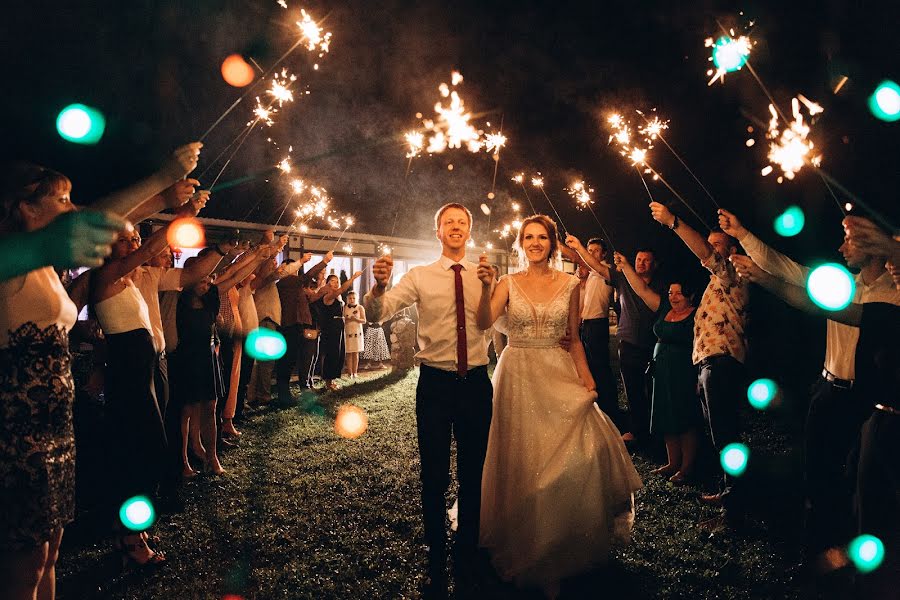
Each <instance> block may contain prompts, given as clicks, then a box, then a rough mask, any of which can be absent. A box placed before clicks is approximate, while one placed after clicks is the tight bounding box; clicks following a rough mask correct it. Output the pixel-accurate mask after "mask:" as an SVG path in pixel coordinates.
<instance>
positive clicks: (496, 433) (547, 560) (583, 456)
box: [480, 346, 641, 585]
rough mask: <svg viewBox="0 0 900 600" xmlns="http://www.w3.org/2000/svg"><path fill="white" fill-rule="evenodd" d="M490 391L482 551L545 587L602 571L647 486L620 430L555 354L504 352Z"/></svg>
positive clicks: (500, 566) (512, 576) (561, 353)
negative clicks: (491, 405) (593, 570)
mask: <svg viewBox="0 0 900 600" xmlns="http://www.w3.org/2000/svg"><path fill="white" fill-rule="evenodd" d="M493 384H494V413H493V418H492V421H491V431H490V438H489V441H488V449H487V457H486V459H485V464H484V475H483V479H482V492H481V496H482V498H481V526H480V543H481V545H482V546H483V547H485V548H487V549H488V551H489V552H490V554H491V557H492V560H493V562H494V566H495V567H496V568H497V571H498V573H499V574H500V575H501V577H503V578H504V579H506V580H512V581H514V582H515V583H516V584H519V585H547V584H553V583H554V582H558V581H559V580H561V579H562V578H565V577H568V576H571V575H575V574H578V573H582V572H585V571H588V570H590V569H591V568H593V567H596V566H600V565H603V564H605V563H606V561H607V558H608V554H609V550H610V547H611V546H612V545H613V544H614V543H627V542H628V541H630V537H631V528H632V525H633V523H634V495H633V494H634V492H635V491H636V490H638V489H640V488H641V480H640V477H639V476H638V473H637V471H636V470H635V468H634V465H633V464H632V462H631V457H630V456H629V455H628V452H627V450H626V449H625V445H624V443H623V442H622V437H621V434H620V433H619V431H618V429H616V426H615V425H613V422H612V421H611V420H610V419H609V417H607V416H606V415H605V414H604V413H603V412H601V411H600V409H599V408H597V406H596V404H594V399H595V398H596V394H595V393H593V392H588V390H587V389H586V388H585V387H584V385H583V384H582V382H581V380H580V379H579V378H578V375H577V372H576V370H575V364H574V362H573V361H572V359H571V357H570V355H569V354H568V352H566V351H565V350H563V349H562V348H560V347H558V346H557V347H552V348H523V347H515V346H509V347H507V348H506V350H505V351H504V352H503V354H502V356H501V357H500V361H499V363H498V365H497V368H496V370H495V371H494V377H493Z"/></svg>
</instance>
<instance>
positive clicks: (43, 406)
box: [0, 146, 199, 598]
mask: <svg viewBox="0 0 900 600" xmlns="http://www.w3.org/2000/svg"><path fill="white" fill-rule="evenodd" d="M198 152H199V146H188V147H185V148H182V149H179V151H177V152H176V155H175V156H174V157H173V159H172V160H171V161H169V162H168V163H167V164H166V165H165V166H164V168H163V169H162V170H160V171H159V172H158V173H155V174H154V175H152V176H151V177H149V178H147V179H145V180H142V181H140V182H138V183H137V184H135V185H133V186H132V187H130V188H127V189H125V190H122V191H120V192H118V193H115V194H112V195H110V196H108V197H106V198H104V199H103V200H100V201H99V202H96V203H94V204H93V205H92V208H94V209H97V210H100V211H110V212H112V213H116V214H117V215H121V216H127V215H128V214H129V213H130V212H131V211H132V210H134V209H136V208H138V207H139V206H141V205H142V204H143V203H144V202H145V201H146V200H148V199H149V198H150V197H152V196H154V195H155V194H157V193H158V192H160V191H162V190H163V189H164V188H165V187H166V186H167V185H169V184H170V183H172V181H174V180H176V179H179V178H180V177H183V176H184V175H185V174H186V172H188V171H189V170H191V169H193V168H194V166H196V159H197V154H198ZM71 189H72V184H71V182H70V181H69V179H68V178H67V177H66V176H65V175H62V174H61V173H57V172H56V171H52V170H50V169H46V168H44V167H40V166H37V165H33V164H29V163H17V164H14V165H10V166H8V167H6V168H4V169H3V170H2V172H0V236H2V239H3V241H4V243H7V242H10V240H15V239H16V238H18V237H21V236H22V235H23V234H25V233H28V232H36V231H39V230H44V229H45V228H48V226H49V227H60V230H59V232H58V233H59V234H60V238H59V239H57V240H56V241H55V242H54V243H55V244H56V246H57V248H60V249H62V250H63V251H62V253H61V254H59V253H56V254H54V253H52V252H51V253H50V256H51V258H52V262H54V263H58V264H54V266H56V267H57V268H62V267H69V266H73V265H75V264H86V265H93V264H96V263H97V262H98V261H99V259H100V258H102V257H103V256H105V255H106V254H108V253H109V251H110V250H109V245H108V242H107V240H111V238H110V237H105V236H103V235H99V232H98V231H96V230H95V231H93V232H92V233H90V234H89V235H87V236H84V235H79V240H78V241H77V242H75V243H73V242H72V240H71V238H72V237H74V235H76V234H79V233H80V234H84V233H85V229H84V228H83V225H85V224H88V225H90V224H91V222H94V225H93V226H92V227H93V228H96V227H97V226H98V225H99V224H100V223H103V222H107V223H108V224H109V225H108V227H107V229H109V227H112V226H113V224H123V222H122V221H121V220H117V219H116V218H111V219H101V218H95V217H90V218H87V219H85V218H73V217H69V216H67V213H70V212H71V211H73V210H75V207H74V205H73V204H72V202H71V199H70V192H71ZM79 223H81V225H82V226H79V227H73V225H78V224H79ZM107 235H108V234H107ZM86 240H92V241H93V248H90V247H88V248H85V247H83V244H84V243H85V241H86ZM80 246H81V247H80ZM79 247H80V249H79ZM23 248H24V247H23ZM69 250H71V252H69ZM76 259H78V260H76ZM29 260H31V265H32V266H33V267H35V268H34V269H33V270H30V271H28V272H25V273H24V274H19V275H17V276H12V277H10V276H11V275H14V273H7V274H6V275H5V277H4V280H3V281H2V282H0V365H2V368H0V430H2V434H0V480H2V481H4V482H5V484H4V485H3V486H2V487H0V506H3V507H4V510H3V511H0V590H3V594H4V597H9V598H33V597H35V596H36V595H39V596H40V597H53V595H54V594H55V586H56V576H55V564H56V558H57V555H58V552H59V544H60V541H61V540H62V535H63V528H64V527H65V526H66V525H67V524H68V523H70V522H71V521H72V520H73V518H74V504H75V497H74V491H75V490H74V485H75V440H74V430H73V427H72V404H73V401H74V395H75V394H74V384H73V380H72V372H71V367H70V365H71V357H70V354H69V347H68V332H69V330H70V329H71V327H72V326H73V325H74V323H75V320H76V318H77V311H76V308H75V305H74V304H73V303H72V301H71V300H70V299H69V297H68V295H67V294H66V292H65V290H64V289H63V287H62V284H61V283H60V281H59V277H58V276H57V275H56V273H55V272H54V270H53V268H52V267H51V266H44V267H41V268H37V266H38V264H39V263H38V262H35V260H33V257H31V258H29V257H23V263H25V264H28V261H29ZM43 264H46V262H44V263H43ZM7 277H10V278H7Z"/></svg>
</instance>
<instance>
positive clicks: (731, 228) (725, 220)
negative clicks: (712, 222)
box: [719, 208, 750, 241]
mask: <svg viewBox="0 0 900 600" xmlns="http://www.w3.org/2000/svg"><path fill="white" fill-rule="evenodd" d="M719 229H721V230H722V231H724V232H725V233H727V234H728V235H730V236H731V237H733V238H734V239H736V240H738V241H740V240H742V239H744V237H745V236H746V235H747V234H748V233H750V232H749V231H748V230H747V228H746V227H744V226H743V225H741V222H740V221H739V220H738V218H737V217H736V216H734V214H733V213H730V212H728V211H727V210H725V209H724V208H720V209H719Z"/></svg>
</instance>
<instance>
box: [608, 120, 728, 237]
mask: <svg viewBox="0 0 900 600" xmlns="http://www.w3.org/2000/svg"><path fill="white" fill-rule="evenodd" d="M642 116H643V115H642ZM606 121H607V123H608V124H609V125H610V127H611V128H612V134H611V135H610V136H609V140H610V143H612V142H613V141H615V142H616V143H617V144H618V145H619V148H620V149H619V154H621V155H622V156H624V157H626V158H627V159H628V160H630V161H631V165H632V166H633V167H634V168H635V169H636V170H637V172H638V175H640V177H641V181H642V182H643V183H644V188H645V189H646V190H647V195H648V196H650V200H651V201H653V196H652V194H650V188H649V187H647V182H646V181H644V176H643V174H642V173H641V169H644V170H645V171H646V172H648V173H652V174H653V177H654V179H657V180H659V181H661V182H662V183H663V185H665V186H666V187H667V188H668V189H669V191H670V192H672V194H673V195H674V196H675V197H676V198H678V200H680V201H681V203H682V204H684V205H685V207H686V208H687V209H688V210H689V211H691V213H692V214H693V215H694V216H695V217H697V219H699V220H700V222H701V223H703V225H704V226H705V227H706V228H707V229H712V228H711V227H710V226H709V225H708V224H707V223H706V221H705V220H704V219H703V217H701V216H700V215H699V214H697V211H695V210H694V208H693V207H692V206H691V205H690V204H688V202H687V200H685V199H684V198H683V197H682V196H681V194H679V193H678V192H677V191H676V190H675V188H673V187H672V186H671V185H670V184H669V182H668V181H666V179H665V178H664V177H663V176H662V175H660V174H659V172H657V171H656V170H655V169H654V168H653V167H651V166H650V164H649V163H648V162H647V153H648V151H649V149H650V148H652V147H653V146H652V139H645V141H646V142H647V148H640V147H638V146H633V145H631V127H630V124H629V123H628V121H627V120H626V119H625V118H623V117H622V115H620V114H618V113H613V114H612V115H610V116H609V117H608V118H607V119H606ZM648 127H650V126H649V125H648ZM662 129H663V127H662V126H661V125H659V126H657V125H654V126H653V127H652V129H651V132H652V133H653V134H655V135H656V136H657V137H659V138H662V134H661V133H660V132H661V131H662ZM607 237H608V236H607ZM610 244H612V240H610Z"/></svg>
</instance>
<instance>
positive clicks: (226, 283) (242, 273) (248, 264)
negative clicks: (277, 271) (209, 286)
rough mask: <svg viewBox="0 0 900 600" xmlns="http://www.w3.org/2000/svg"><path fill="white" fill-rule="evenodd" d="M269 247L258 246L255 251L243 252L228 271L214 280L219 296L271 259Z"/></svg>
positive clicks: (270, 248)
mask: <svg viewBox="0 0 900 600" xmlns="http://www.w3.org/2000/svg"><path fill="white" fill-rule="evenodd" d="M272 250H273V248H272V247H271V246H259V247H257V248H256V249H255V250H251V251H250V252H245V253H244V254H243V255H242V256H241V257H240V258H239V259H238V260H237V261H236V262H235V263H234V264H233V265H231V266H230V267H228V270H227V271H225V273H224V274H223V275H222V276H221V277H220V278H219V279H218V280H216V287H218V288H219V294H225V293H226V292H227V291H228V290H230V289H231V288H233V287H234V286H236V285H237V284H238V283H240V282H242V281H243V280H245V279H246V278H247V276H248V275H250V274H251V273H253V271H255V270H256V268H257V267H258V266H259V265H260V263H261V262H262V261H264V260H268V259H269V258H271V257H272Z"/></svg>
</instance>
